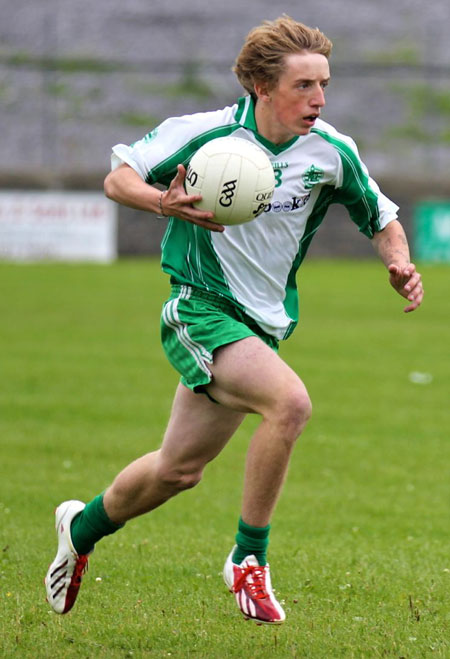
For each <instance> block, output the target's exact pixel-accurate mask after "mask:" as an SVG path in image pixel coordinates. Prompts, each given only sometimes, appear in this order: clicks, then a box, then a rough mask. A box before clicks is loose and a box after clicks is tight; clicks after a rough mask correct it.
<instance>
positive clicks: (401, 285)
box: [388, 263, 424, 313]
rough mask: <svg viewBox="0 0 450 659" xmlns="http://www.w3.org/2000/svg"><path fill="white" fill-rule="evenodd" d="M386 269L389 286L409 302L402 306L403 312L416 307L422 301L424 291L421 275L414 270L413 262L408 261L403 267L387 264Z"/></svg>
mask: <svg viewBox="0 0 450 659" xmlns="http://www.w3.org/2000/svg"><path fill="white" fill-rule="evenodd" d="M388 270H389V281H390V282H391V286H392V287H393V288H395V290H396V291H397V293H399V294H400V295H402V296H403V297H405V298H406V299H407V300H408V301H409V302H410V304H408V306H406V307H405V308H404V312H405V313H408V312H409V311H414V310H415V309H417V307H418V306H420V304H421V302H422V299H423V293H424V291H423V286H422V276H421V275H420V274H419V273H418V272H416V266H415V265H414V263H408V265H406V266H404V267H400V266H398V265H394V264H391V265H390V266H388Z"/></svg>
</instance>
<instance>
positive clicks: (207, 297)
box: [161, 285, 278, 391]
mask: <svg viewBox="0 0 450 659" xmlns="http://www.w3.org/2000/svg"><path fill="white" fill-rule="evenodd" d="M249 336H257V337H259V338H260V339H262V340H263V341H264V342H265V343H266V344H267V345H268V346H269V347H270V348H272V349H273V350H275V351H277V350H278V341H277V339H276V338H275V337H273V336H270V335H269V334H266V333H265V332H264V331H263V330H262V329H261V328H260V327H259V326H258V325H257V324H256V323H255V321H254V320H252V319H251V318H250V317H249V316H247V315H246V314H245V312H243V311H242V310H241V309H239V307H237V306H235V305H234V304H232V303H231V302H229V301H228V300H226V299H224V298H222V297H221V296H220V295H217V294H216V293H211V292H209V291H205V290H202V289H198V288H194V287H192V286H184V285H182V286H180V285H174V286H172V294H171V296H170V298H169V299H168V300H167V301H166V302H165V303H164V305H163V309H162V314H161V339H162V345H163V348H164V352H165V353H166V356H167V359H168V360H169V362H170V363H171V364H172V366H173V367H174V368H175V369H176V370H177V371H178V372H179V373H180V374H181V382H182V383H183V384H184V385H185V386H187V387H189V388H190V389H192V390H193V391H195V390H196V389H197V388H198V387H202V386H204V385H205V384H208V383H209V382H210V381H211V378H212V374H211V371H210V369H209V366H210V364H212V362H213V353H214V350H216V348H219V347H220V346H223V345H226V344H227V343H233V341H239V340H240V339H245V338H247V337H249Z"/></svg>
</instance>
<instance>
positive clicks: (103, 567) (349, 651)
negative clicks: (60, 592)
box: [0, 260, 450, 659]
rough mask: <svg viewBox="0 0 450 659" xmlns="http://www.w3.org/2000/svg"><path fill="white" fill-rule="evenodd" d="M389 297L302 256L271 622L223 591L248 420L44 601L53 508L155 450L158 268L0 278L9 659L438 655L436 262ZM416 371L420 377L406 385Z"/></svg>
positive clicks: (2, 542) (449, 577)
mask: <svg viewBox="0 0 450 659" xmlns="http://www.w3.org/2000/svg"><path fill="white" fill-rule="evenodd" d="M422 271H423V275H424V279H425V287H426V290H427V296H426V302H425V303H424V305H423V307H422V308H421V309H420V310H419V311H417V312H416V313H413V314H403V313H402V308H403V300H401V299H400V298H399V297H398V296H397V295H396V294H395V293H394V292H393V291H392V290H391V289H390V287H389V285H388V284H387V282H386V277H385V274H384V272H383V268H382V266H381V265H380V264H378V263H372V262H367V263H358V262H352V263H343V262H338V261H336V262H322V261H313V260H311V261H310V262H307V263H306V264H305V265H304V266H303V268H302V270H301V271H300V274H301V277H300V287H301V290H302V322H301V325H300V327H299V328H298V329H297V331H296V333H295V334H294V335H293V337H292V338H291V339H290V340H289V341H288V342H286V344H284V345H283V346H282V349H281V355H282V356H283V357H284V358H285V359H286V360H287V361H288V362H289V363H290V364H291V365H292V366H293V367H294V368H295V369H296V370H297V372H298V373H299V374H300V375H301V376H302V378H303V379H304V381H305V382H306V384H307V386H308V388H309V391H310V394H311V396H312V399H313V404H314V413H313V419H312V421H311V422H310V425H309V426H308V428H307V430H306V431H305V433H304V436H303V438H302V439H301V441H300V443H299V445H298V447H297V449H296V452H295V454H294V457H293V460H292V464H291V468H290V473H289V478H288V481H287V484H286V487H285V491H284V494H283V497H282V499H281V501H280V504H279V507H278V509H277V512H276V515H275V518H274V520H273V525H272V539H271V546H270V561H271V564H272V572H273V578H274V585H275V587H276V589H277V592H278V594H279V597H280V598H282V599H283V600H284V602H285V608H286V611H287V616H288V618H287V621H286V623H285V625H284V626H283V627H281V628H271V627H257V626H255V625H254V624H253V623H251V622H244V621H243V620H242V619H241V617H240V614H239V612H238V610H237V608H236V607H235V603H234V601H233V599H232V597H231V595H229V594H228V593H227V592H226V590H225V587H224V585H223V583H222V581H221V576H220V572H221V569H222V563H223V560H224V558H225V556H226V554H227V553H228V551H229V548H230V544H231V543H232V542H233V536H234V533H235V527H236V523H237V517H238V514H239V504H240V484H241V480H242V471H243V463H244V458H245V452H246V447H247V443H248V438H249V435H250V433H251V431H252V429H253V428H254V427H255V425H256V423H257V419H256V418H254V417H249V418H248V419H247V420H246V422H245V423H244V425H243V427H242V428H241V429H240V430H239V431H238V433H237V434H236V436H235V437H234V438H233V440H232V441H231V443H230V444H229V445H228V446H227V447H226V449H225V450H224V451H223V453H222V454H221V455H220V456H219V457H218V458H217V460H216V461H215V462H213V463H212V464H211V465H210V466H209V467H208V469H207V470H206V473H205V477H204V480H203V481H202V483H200V485H199V486H198V487H197V488H195V489H194V490H191V491H189V492H186V493H184V494H182V495H181V496H180V497H178V498H176V499H174V500H172V501H171V502H169V503H168V504H167V505H166V506H163V507H162V508H161V509H158V510H156V511H154V512H153V513H152V514H151V515H148V516H146V517H142V518H140V519H137V520H134V521H133V522H131V523H129V524H128V525H127V527H126V528H125V529H124V530H123V531H121V532H119V533H117V534H116V535H115V536H112V537H110V538H107V539H105V540H104V541H102V542H101V543H99V545H98V547H97V549H96V552H95V554H94V556H93V557H92V559H91V565H90V570H89V572H88V574H87V575H86V577H85V581H84V584H83V589H82V591H81V594H80V597H79V601H78V602H77V606H76V607H75V609H74V610H73V611H72V612H71V613H70V614H69V615H68V616H64V617H62V616H57V615H55V614H53V613H52V612H51V611H50V610H49V608H48V605H47V604H46V602H45V597H44V589H43V583H42V581H43V576H44V573H45V571H46V568H47V565H48V563H49V562H50V560H51V559H52V558H53V554H54V550H55V538H54V531H53V528H52V524H53V517H52V515H53V509H54V507H55V506H56V505H57V504H58V503H59V502H60V501H62V500H64V499H65V498H81V499H85V500H86V499H90V498H91V497H92V496H93V495H95V494H97V493H98V492H99V491H100V490H102V489H103V488H104V487H106V486H107V484H108V483H109V482H110V481H111V479H112V478H113V477H114V475H115V474H116V473H117V472H118V471H119V470H120V469H121V468H122V467H123V466H124V465H125V464H127V463H128V462H130V461H131V460H132V459H134V458H135V457H137V456H139V455H141V454H143V453H144V452H147V451H149V450H152V449H154V448H156V447H157V446H158V445H159V442H160V438H161V435H162V433H163V431H164V427H165V424H166V421H167V416H168V413H169V409H170V404H171V398H172V394H173V390H174V388H175V386H176V383H177V381H178V376H177V374H176V373H175V372H174V371H173V370H172V369H171V367H169V366H167V365H166V360H165V357H164V355H163V352H162V349H161V347H160V345H159V311H160V308H161V304H162V302H163V300H164V299H165V297H166V294H167V286H168V284H167V281H166V277H165V276H164V275H163V274H161V273H160V272H159V265H158V263H157V262H156V261H124V262H119V263H117V264H115V265H113V266H106V267H104V266H87V265H80V266H78V265H73V266H69V265H27V266H18V265H7V264H2V265H0V318H1V323H0V351H1V359H0V369H1V371H0V372H1V378H0V446H1V460H0V629H1V634H0V651H1V656H4V657H57V658H58V657H128V656H133V657H147V656H148V657H165V656H172V657H196V658H197V657H201V658H215V657H218V658H222V657H244V658H246V659H247V658H253V657H255V658H256V657H258V658H259V657H263V658H265V657H267V658H269V657H283V658H284V657H308V658H314V659H316V658H317V659H322V658H328V657H367V658H372V657H407V658H415V657H449V656H450V605H449V591H450V556H449V551H448V549H449V539H450V537H449V523H448V522H449V516H448V505H449V500H450V497H449V494H450V485H449V482H450V481H449V464H450V443H449V441H448V432H449V426H450V423H449V412H448V407H449V405H448V403H449V400H448V395H449V390H450V387H449V372H448V338H449V334H448V332H449V329H448V328H449V325H450V310H449V306H448V278H449V273H450V270H449V268H448V267H446V266H433V267H431V266H428V267H425V266H424V267H423V268H422ZM415 371H417V372H420V373H429V374H431V375H432V376H433V379H432V382H430V383H429V384H415V383H413V382H411V380H410V373H412V372H415Z"/></svg>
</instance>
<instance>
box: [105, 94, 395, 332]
mask: <svg viewBox="0 0 450 659" xmlns="http://www.w3.org/2000/svg"><path fill="white" fill-rule="evenodd" d="M231 134H232V135H234V136H235V137H241V138H244V139H247V140H249V141H251V142H254V143H255V144H257V145H258V146H259V147H260V148H261V149H262V150H263V151H264V152H265V153H266V154H267V156H268V157H269V159H270V160H271V162H272V165H273V169H274V173H275V180H276V187H275V194H274V196H273V199H272V200H271V203H269V204H267V206H266V208H265V211H264V212H263V213H262V214H261V215H260V216H259V217H258V218H257V219H256V220H254V221H253V222H249V223H247V224H241V225H237V226H228V227H226V229H225V231H224V232H223V233H218V232H211V231H208V230H205V229H202V228H201V227H198V226H196V225H194V224H191V223H190V222H185V221H182V220H179V219H177V218H175V217H174V218H171V219H170V221H169V225H168V227H167V231H166V234H165V236H164V239H163V242H162V268H163V270H164V271H165V272H167V273H169V274H170V275H171V278H172V280H173V281H175V282H176V283H179V284H187V285H190V286H195V287H198V288H201V289H204V290H208V291H213V292H215V293H217V294H219V295H221V296H224V297H225V298H227V299H229V300H231V301H233V302H234V303H235V304H237V305H238V306H239V307H240V308H241V309H242V310H244V311H245V312H246V313H247V314H248V315H249V316H251V317H252V318H253V319H254V320H255V321H256V322H257V323H258V325H259V326H260V327H261V328H262V329H263V330H264V331H265V332H267V333H268V334H270V335H272V336H275V337H276V338H278V339H284V338H287V337H288V336H289V334H290V333H291V332H292V330H293V329H294V327H295V325H296V324H297V320H298V293H297V286H296V273H297V270H298V268H299V266H300V264H301V262H302V261H303V258H304V256H305V254H306V251H307V249H308V246H309V244H310V242H311V240H312V238H313V236H314V234H315V232H316V231H317V229H318V227H319V225H320V223H321V222H322V220H323V218H324V216H325V213H326V211H327V209H328V207H329V206H330V204H332V203H341V204H344V205H345V206H346V207H347V209H348V211H349V214H350V217H351V219H352V220H353V221H354V222H355V223H356V224H357V225H358V227H359V230H360V231H362V232H363V233H364V234H365V235H366V236H368V237H369V238H371V237H372V236H373V234H374V232H375V231H380V230H381V229H383V228H384V227H385V226H386V225H387V224H388V223H389V222H390V221H391V220H394V219H395V218H396V217H397V210H398V207H397V206H396V205H395V204H394V203H392V202H391V201H390V200H389V199H387V197H385V196H384V195H383V194H382V193H381V192H380V190H379V188H378V186H377V184H376V183H375V182H374V181H373V180H372V179H371V178H370V177H369V174H368V172H367V169H366V167H365V166H364V164H363V163H362V162H361V160H360V158H359V155H358V150H357V148H356V145H355V143H354V142H353V140H352V139H351V138H349V137H347V136H345V135H342V134H340V133H338V132H337V131H336V130H335V128H333V127H332V126H330V125H329V124H327V123H325V122H324V121H321V120H317V122H316V126H315V127H314V128H313V129H312V130H311V132H310V133H309V134H308V135H300V136H296V137H294V138H292V139H291V140H290V141H289V142H286V143H285V144H273V143H272V142H269V141H268V140H267V139H265V138H264V137H263V136H262V135H259V134H258V132H257V127H256V123H255V117H254V103H253V100H252V98H251V97H250V96H245V97H243V98H240V99H239V101H238V102H237V103H236V104H235V105H233V106H230V107H226V108H224V109H222V110H216V111H212V112H205V113H197V114H193V115H187V116H182V117H175V118H171V119H167V120H166V121H164V122H163V123H162V124H161V125H160V126H158V127H157V128H155V129H154V130H153V131H152V132H151V133H149V134H148V135H146V136H145V137H144V138H143V139H142V140H140V141H139V142H136V143H135V144H133V145H132V146H126V145H123V144H118V145H117V146H115V147H114V148H113V155H112V166H113V168H115V167H117V166H118V165H119V164H121V163H127V164H128V165H130V166H131V167H132V168H133V169H135V170H136V172H137V173H138V174H139V175H140V176H141V177H142V178H143V179H144V180H145V181H146V182H147V183H149V184H153V183H162V184H164V185H169V183H170V181H171V180H172V179H173V177H174V176H175V174H176V167H177V165H178V164H179V163H182V164H183V165H185V166H187V164H188V163H189V160H190V158H191V156H192V155H193V154H194V153H195V152H196V151H197V150H198V149H199V148H200V147H201V146H202V145H203V144H205V142H208V141H209V140H212V139H214V138H216V137H223V136H226V135H231Z"/></svg>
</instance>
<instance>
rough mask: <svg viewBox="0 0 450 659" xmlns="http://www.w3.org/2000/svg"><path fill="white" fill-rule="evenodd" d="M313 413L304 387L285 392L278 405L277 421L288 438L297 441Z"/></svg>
mask: <svg viewBox="0 0 450 659" xmlns="http://www.w3.org/2000/svg"><path fill="white" fill-rule="evenodd" d="M311 413H312V404H311V399H310V397H309V395H308V392H307V391H306V389H305V388H304V387H293V388H292V389H290V390H289V391H287V392H284V394H283V395H282V397H281V399H280V400H279V401H278V404H277V411H276V420H277V423H278V424H279V425H280V426H281V427H282V428H283V433H284V436H285V437H286V438H290V439H292V441H295V440H296V439H297V437H298V436H299V435H300V434H301V432H302V430H303V429H304V427H305V426H306V424H307V423H308V421H309V419H310V417H311Z"/></svg>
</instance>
